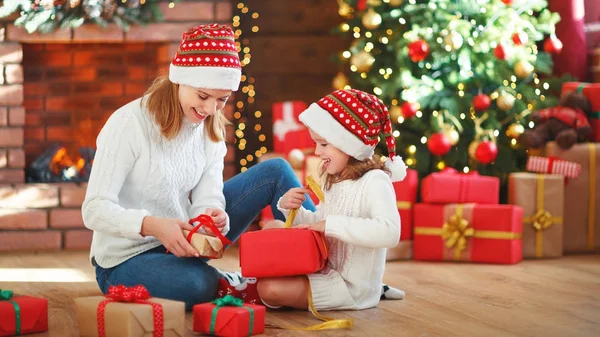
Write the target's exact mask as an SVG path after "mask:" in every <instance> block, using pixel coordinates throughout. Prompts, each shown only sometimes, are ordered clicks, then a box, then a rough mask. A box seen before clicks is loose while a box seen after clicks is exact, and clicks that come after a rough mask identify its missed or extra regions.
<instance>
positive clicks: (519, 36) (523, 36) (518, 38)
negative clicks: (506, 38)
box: [512, 32, 529, 46]
mask: <svg viewBox="0 0 600 337" xmlns="http://www.w3.org/2000/svg"><path fill="white" fill-rule="evenodd" d="M512 40H513V42H514V43H515V44H516V45H517V46H520V45H522V44H525V43H527V41H529V36H528V35H527V33H525V32H518V33H514V34H513V36H512Z"/></svg>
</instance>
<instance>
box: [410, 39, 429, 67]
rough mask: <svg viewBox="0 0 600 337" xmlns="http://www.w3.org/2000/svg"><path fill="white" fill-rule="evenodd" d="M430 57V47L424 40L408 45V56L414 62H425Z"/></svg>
mask: <svg viewBox="0 0 600 337" xmlns="http://www.w3.org/2000/svg"><path fill="white" fill-rule="evenodd" d="M427 55H429V45H428V44H427V42H425V41H423V40H417V41H413V42H411V43H409V44H408V56H409V57H410V59H411V60H412V61H413V62H419V61H423V60H424V59H425V58H427Z"/></svg>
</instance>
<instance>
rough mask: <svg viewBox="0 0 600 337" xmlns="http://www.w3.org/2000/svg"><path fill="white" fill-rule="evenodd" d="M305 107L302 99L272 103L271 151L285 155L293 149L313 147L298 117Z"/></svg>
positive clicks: (308, 134)
mask: <svg viewBox="0 0 600 337" xmlns="http://www.w3.org/2000/svg"><path fill="white" fill-rule="evenodd" d="M307 107H308V105H307V104H306V103H305V102H302V101H284V102H275V103H273V151H275V152H278V153H284V154H286V155H287V154H288V153H289V152H290V151H291V150H293V149H304V148H310V147H314V141H313V140H312V138H311V137H310V133H309V132H308V129H307V128H306V127H305V126H304V124H302V123H300V120H299V119H298V116H299V115H300V113H302V111H304V110H305V109H306V108H307Z"/></svg>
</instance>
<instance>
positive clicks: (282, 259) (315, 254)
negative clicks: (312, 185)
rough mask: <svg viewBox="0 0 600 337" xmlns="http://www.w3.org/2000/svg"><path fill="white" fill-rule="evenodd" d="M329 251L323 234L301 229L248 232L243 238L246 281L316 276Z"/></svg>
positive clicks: (241, 258) (243, 265)
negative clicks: (265, 278)
mask: <svg viewBox="0 0 600 337" xmlns="http://www.w3.org/2000/svg"><path fill="white" fill-rule="evenodd" d="M327 257H328V251H327V245H326V242H325V236H324V235H323V234H322V233H319V232H316V231H312V230H308V229H298V228H273V229H265V230H260V231H254V232H247V233H244V234H242V236H241V237H240V266H241V272H242V275H243V276H244V277H256V278H260V277H278V276H293V275H306V274H312V273H316V272H318V271H319V270H321V269H323V268H324V267H325V263H326V262H327Z"/></svg>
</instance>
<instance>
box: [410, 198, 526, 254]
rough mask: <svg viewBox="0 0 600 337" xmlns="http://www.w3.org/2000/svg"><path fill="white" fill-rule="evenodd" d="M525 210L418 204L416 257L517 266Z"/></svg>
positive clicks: (414, 245)
mask: <svg viewBox="0 0 600 337" xmlns="http://www.w3.org/2000/svg"><path fill="white" fill-rule="evenodd" d="M522 234H523V208H521V207H519V206H514V205H489V204H488V205H485V204H474V203H470V204H447V205H431V204H416V205H415V230H414V238H413V249H414V251H413V258H414V259H415V260H424V261H468V262H480V263H498V264H514V263H517V262H519V261H521V260H522V258H523V251H522V246H523V244H522V241H521V240H522Z"/></svg>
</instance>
